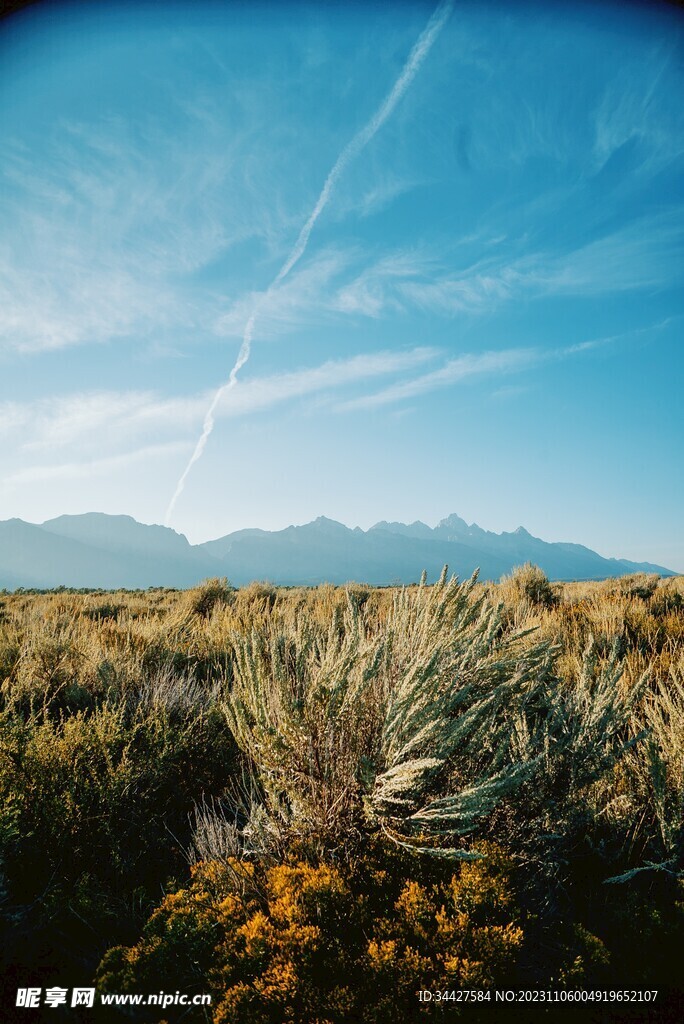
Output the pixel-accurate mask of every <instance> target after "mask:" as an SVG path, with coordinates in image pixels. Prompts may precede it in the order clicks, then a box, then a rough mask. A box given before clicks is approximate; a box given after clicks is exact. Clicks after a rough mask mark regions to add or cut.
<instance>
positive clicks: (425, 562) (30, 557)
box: [0, 512, 675, 590]
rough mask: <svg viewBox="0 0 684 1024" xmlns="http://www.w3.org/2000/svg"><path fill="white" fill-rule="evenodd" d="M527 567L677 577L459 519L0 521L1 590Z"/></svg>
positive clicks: (411, 575) (496, 572) (306, 581)
mask: <svg viewBox="0 0 684 1024" xmlns="http://www.w3.org/2000/svg"><path fill="white" fill-rule="evenodd" d="M528 561H529V562H534V563H535V564H536V565H539V566H540V567H541V568H542V569H543V570H544V572H545V573H546V574H547V576H549V578H550V579H559V580H568V579H604V578H606V577H609V576H622V575H624V574H626V573H633V572H655V573H659V574H660V575H663V576H670V575H675V574H674V573H672V572H671V571H670V570H669V569H666V568H664V567H663V566H658V565H652V564H651V563H648V562H630V561H627V560H625V559H615V558H603V557H602V556H601V555H598V554H597V553H596V552H595V551H591V550H590V549H589V548H586V547H583V546H582V545H580V544H566V543H553V544H552V543H547V542H546V541H543V540H540V539H539V538H538V537H533V536H532V535H531V534H529V533H528V532H527V530H525V529H523V527H519V528H518V529H517V530H515V531H514V532H513V533H501V534H498V533H491V532H489V531H487V530H482V529H481V528H480V527H479V526H477V525H476V524H475V523H472V524H471V525H468V523H466V522H465V520H463V519H461V518H460V517H459V516H457V515H451V516H448V517H447V518H446V519H443V520H442V521H441V522H440V523H439V524H438V525H437V526H436V527H435V528H434V529H432V528H431V527H429V526H427V525H426V524H425V523H421V522H419V521H417V522H414V523H410V524H406V523H395V522H380V523H376V524H375V526H373V527H371V528H370V529H369V530H367V531H364V530H361V529H359V527H356V528H355V529H349V527H347V526H344V525H343V524H342V523H338V522H335V521H334V520H332V519H326V518H325V516H320V517H319V518H318V519H316V520H314V521H313V522H312V523H307V524H306V525H304V526H288V527H287V529H285V530H277V531H274V532H271V531H268V530H238V531H237V532H235V533H231V534H228V535H227V536H225V537H220V538H219V539H218V540H213V541H209V542H207V543H205V544H197V545H192V544H189V543H188V541H187V539H186V537H184V536H183V534H179V533H176V531H175V530H170V529H168V527H165V526H145V525H143V524H142V523H138V522H136V520H135V519H132V518H131V517H130V516H109V515H104V514H103V513H99V512H91V513H87V514H85V515H78V516H59V517H58V518H57V519H51V520H48V522H45V523H43V524H42V525H41V526H37V525H33V524H31V523H25V522H23V521H22V520H21V519H9V520H6V521H5V522H0V588H6V589H8V590H11V589H16V588H17V587H19V586H22V587H41V588H47V587H56V586H60V585H64V586H71V587H91V588H103V589H114V588H119V587H121V588H130V589H134V588H141V589H144V588H147V587H151V586H163V587H189V586H193V585H195V584H196V583H198V582H200V581H201V580H202V579H205V578H207V577H209V576H227V577H228V578H229V579H230V580H231V582H233V583H234V584H236V585H242V584H245V583H248V582H250V581H251V580H254V579H265V580H270V581H272V582H273V583H278V584H283V585H298V584H299V585H315V584H318V583H322V582H330V583H346V582H349V581H350V580H357V581H358V582H364V583H370V584H376V585H384V584H391V583H412V582H416V581H417V580H418V579H419V578H420V575H421V573H422V571H423V569H425V570H426V571H427V574H428V579H436V577H437V576H438V575H439V573H440V571H441V569H442V566H443V565H445V564H448V565H449V567H450V570H451V571H452V572H455V573H457V574H458V575H459V576H461V577H466V576H470V575H471V574H472V572H473V571H474V570H475V569H476V568H479V570H480V577H481V578H482V579H494V580H496V579H499V578H500V577H501V576H502V575H503V574H504V573H508V572H510V571H511V569H512V568H513V567H514V566H515V565H520V564H521V563H523V562H528Z"/></svg>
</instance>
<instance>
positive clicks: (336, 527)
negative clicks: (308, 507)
mask: <svg viewBox="0 0 684 1024" xmlns="http://www.w3.org/2000/svg"><path fill="white" fill-rule="evenodd" d="M307 525H308V526H317V527H318V529H319V530H326V531H328V532H331V533H332V532H335V533H340V532H342V531H344V533H347V532H348V531H349V527H348V526H345V525H344V523H339V522H338V521H337V520H336V519H328V517H327V516H318V517H317V518H316V519H314V521H313V522H312V523H308V524H307Z"/></svg>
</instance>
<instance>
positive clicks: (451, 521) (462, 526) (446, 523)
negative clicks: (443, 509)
mask: <svg viewBox="0 0 684 1024" xmlns="http://www.w3.org/2000/svg"><path fill="white" fill-rule="evenodd" d="M440 527H446V528H447V529H449V530H456V531H465V530H467V529H468V524H467V523H466V521H465V519H461V517H460V516H459V515H456V513H455V512H452V513H451V515H450V516H447V517H446V519H442V520H440V522H439V523H438V524H437V528H438V529H439V528H440Z"/></svg>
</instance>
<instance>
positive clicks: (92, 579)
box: [0, 512, 217, 589]
mask: <svg viewBox="0 0 684 1024" xmlns="http://www.w3.org/2000/svg"><path fill="white" fill-rule="evenodd" d="M211 575H213V576H216V575H217V570H216V563H215V560H214V559H213V558H211V556H209V555H206V554H203V553H202V552H201V551H198V549H197V548H196V547H195V548H193V547H191V546H190V544H188V541H187V539H186V538H185V537H184V536H182V535H181V534H178V533H176V532H175V531H174V530H169V529H167V528H166V527H164V526H144V525H143V524H142V523H138V522H136V521H135V519H132V518H131V517H130V516H108V515H104V514H103V513H99V512H91V513H87V514H86V515H81V516H60V517H59V518H58V519H52V520H49V521H48V522H46V523H43V524H42V526H34V525H32V524H30V523H24V522H23V521H22V520H21V519H10V520H7V521H5V522H0V587H6V588H7V589H15V588H16V587H17V586H23V587H57V586H61V585H64V586H69V587H92V588H99V587H101V588H103V589H114V588H119V587H123V588H131V589H136V588H141V589H144V588H146V587H149V586H160V587H189V586H192V585H193V584H195V583H197V582H198V580H201V579H203V578H204V577H206V576H211Z"/></svg>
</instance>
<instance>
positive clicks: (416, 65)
mask: <svg viewBox="0 0 684 1024" xmlns="http://www.w3.org/2000/svg"><path fill="white" fill-rule="evenodd" d="M452 8H453V0H441V3H440V4H439V5H438V6H437V8H436V9H435V11H434V13H433V14H432V17H431V18H430V20H429V21H428V23H427V25H426V26H425V28H424V29H423V31H422V32H421V34H420V36H419V37H418V40H417V41H416V43H415V45H414V47H413V49H412V50H411V53H410V54H409V57H408V60H407V61H406V63H405V65H404V67H403V69H402V72H401V74H400V75H399V77H398V78H397V80H396V82H395V83H394V85H393V86H392V88H391V89H390V91H389V93H388V94H387V96H386V97H385V99H384V100H383V102H382V103H381V104H380V106H379V107H378V109H377V110H376V112H375V113H374V114H373V116H372V117H371V118H370V120H369V121H368V122H367V123H366V124H365V125H364V126H363V128H361V129H360V130H359V131H358V132H357V133H356V135H355V136H354V138H353V139H352V140H351V141H350V142H348V143H347V145H346V146H345V147H344V149H343V150H342V152H341V153H340V155H339V156H338V158H337V160H336V161H335V164H334V165H333V168H332V170H331V171H330V173H329V174H328V177H327V178H326V179H325V184H324V185H323V188H322V189H321V194H320V195H319V197H318V200H317V202H316V205H315V206H314V208H313V210H312V211H311V213H310V214H309V218H308V220H307V221H306V224H305V225H304V227H303V228H302V229H301V231H300V232H299V237H298V238H297V241H296V242H295V244H294V246H293V248H292V250H291V252H290V254H289V256H288V257H287V259H286V260H285V262H284V263H283V265H282V267H281V268H280V270H279V271H278V273H277V274H276V276H275V277H274V279H273V281H271V283H270V285H269V286H268V288H267V289H266V291H265V292H262V294H261V295H260V296H259V298H258V299H257V301H256V303H255V306H254V310H253V312H252V314H251V316H250V317H249V319H248V321H247V323H246V324H245V330H244V333H243V335H242V345H241V346H240V351H239V352H238V357H237V359H236V360H235V365H234V366H233V369H232V370H231V371H230V376H229V377H228V380H227V381H226V382H225V384H222V385H221V387H220V388H219V389H218V391H217V392H216V394H215V395H214V397H213V399H212V402H211V405H210V406H209V408H208V409H207V412H206V415H205V417H204V425H203V427H202V434H201V436H200V438H199V440H198V442H197V444H196V445H195V450H194V452H193V453H192V455H191V456H190V461H189V462H188V464H187V466H186V467H185V469H184V470H183V473H182V475H181V477H180V479H179V481H178V483H177V484H176V490H175V491H174V493H173V497H172V498H171V501H170V502H169V507H168V508H167V510H166V518H165V520H164V521H165V523H166V525H167V526H168V525H169V522H170V520H171V516H172V515H173V510H174V507H175V505H176V502H177V501H178V499H179V497H180V496H181V494H182V493H183V488H184V487H185V481H186V480H187V478H188V474H189V472H190V470H191V469H192V467H193V466H194V465H195V463H196V462H197V461H198V460H199V459H200V458H201V457H202V453H203V451H204V449H205V447H206V444H207V441H208V440H209V436H210V434H211V432H212V430H213V429H214V413H215V412H216V408H217V406H218V404H219V402H220V401H221V399H222V398H223V396H224V395H226V394H227V393H228V392H229V391H231V390H232V389H233V388H234V387H235V385H236V383H237V375H238V373H239V372H240V370H241V369H242V367H243V366H244V365H245V363H246V362H247V360H248V359H249V354H250V351H251V348H252V338H253V337H254V327H255V324H256V321H257V317H258V316H259V312H260V310H261V308H262V307H263V304H264V302H265V301H266V299H267V298H268V297H269V295H270V294H271V292H273V291H274V290H275V289H276V288H277V287H278V285H279V284H280V283H281V282H282V281H283V280H284V278H286V277H287V275H288V274H289V273H290V271H291V270H292V268H293V267H294V266H295V264H296V263H298V262H299V260H300V259H301V258H302V256H303V255H304V252H305V250H306V247H307V245H308V243H309V237H310V235H311V232H312V231H313V228H314V225H315V224H316V221H317V220H318V218H319V217H320V215H321V214H322V212H323V210H324V209H325V207H326V206H327V204H328V201H329V200H330V196H331V195H332V193H333V190H334V188H335V186H336V185H337V182H338V181H339V179H340V176H341V175H342V173H343V172H344V171H345V170H346V168H347V167H348V165H349V164H350V163H351V162H352V160H353V159H354V158H355V157H357V156H358V155H359V153H360V152H361V151H362V150H363V149H364V148H365V147H366V146H367V145H368V143H369V142H370V141H371V139H372V138H373V136H374V135H375V134H376V132H378V131H379V129H380V128H381V127H382V125H383V124H384V123H385V121H386V120H387V118H388V117H389V116H390V115H391V114H392V112H393V111H394V108H395V107H396V105H397V103H398V102H399V100H400V99H401V98H402V96H403V95H404V93H405V92H406V90H407V89H408V87H409V85H410V84H411V82H412V81H413V79H414V78H415V76H416V75H417V73H418V71H419V70H420V67H421V65H422V64H423V61H424V60H425V58H426V57H427V55H428V53H429V52H430V49H431V48H432V45H433V43H434V42H435V40H436V38H437V36H438V35H439V34H440V32H441V31H442V29H443V28H444V25H445V24H446V22H447V20H448V18H449V15H450V14H451V10H452Z"/></svg>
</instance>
